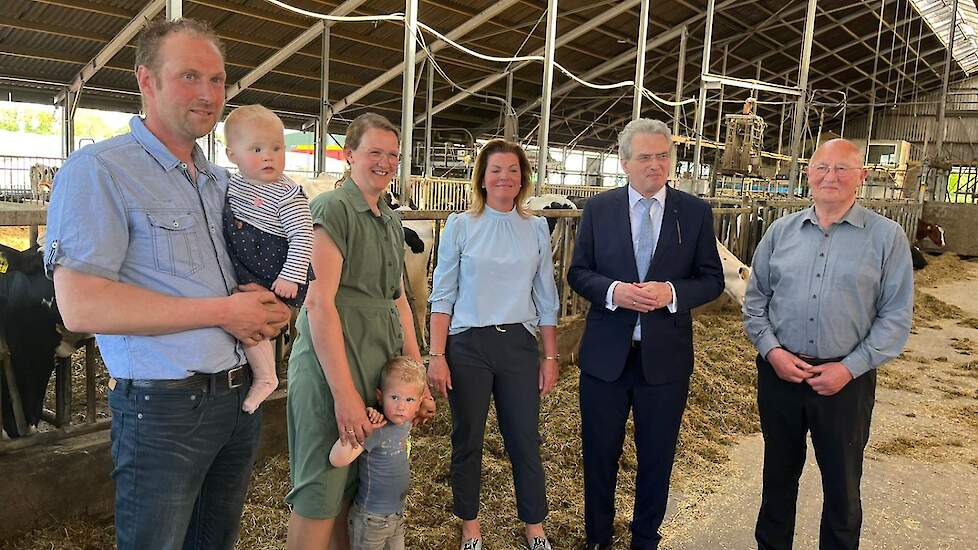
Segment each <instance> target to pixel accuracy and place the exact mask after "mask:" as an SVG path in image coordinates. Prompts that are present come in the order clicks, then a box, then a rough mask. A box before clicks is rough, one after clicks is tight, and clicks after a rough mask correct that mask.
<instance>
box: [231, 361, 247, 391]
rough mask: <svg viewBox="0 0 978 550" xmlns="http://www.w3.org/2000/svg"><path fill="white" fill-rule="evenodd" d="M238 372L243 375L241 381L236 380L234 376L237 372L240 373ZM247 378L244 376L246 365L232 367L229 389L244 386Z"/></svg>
mask: <svg viewBox="0 0 978 550" xmlns="http://www.w3.org/2000/svg"><path fill="white" fill-rule="evenodd" d="M238 373H240V374H241V375H242V376H241V381H240V382H235V380H234V376H235V375H236V374H238ZM245 378H246V377H245V376H244V366H241V367H234V368H233V369H230V370H229V371H228V389H232V390H233V389H234V388H237V387H240V386H243V385H244V383H245Z"/></svg>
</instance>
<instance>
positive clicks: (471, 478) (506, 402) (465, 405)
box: [446, 324, 547, 523]
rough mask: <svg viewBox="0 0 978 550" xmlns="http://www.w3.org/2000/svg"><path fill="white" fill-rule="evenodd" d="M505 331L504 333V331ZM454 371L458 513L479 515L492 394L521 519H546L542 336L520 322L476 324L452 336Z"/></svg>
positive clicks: (466, 517)
mask: <svg viewBox="0 0 978 550" xmlns="http://www.w3.org/2000/svg"><path fill="white" fill-rule="evenodd" d="M503 331H505V332H503ZM446 353H447V357H446V358H447V359H448V364H449V367H450V369H451V375H452V390H451V391H450V392H448V403H449V405H451V408H452V465H451V479H452V496H453V497H454V506H453V510H452V511H453V512H454V514H455V515H456V516H458V517H459V518H461V519H463V520H472V519H476V517H477V516H478V514H479V491H480V486H481V479H482V448H483V445H484V437H485V430H486V415H488V413H489V398H490V397H492V398H494V400H495V402H496V418H497V420H498V421H499V432H500V433H501V434H502V436H503V442H504V443H505V446H506V454H508V455H509V460H510V463H512V465H513V482H514V484H515V485H516V511H517V515H518V516H519V518H520V521H522V522H524V523H541V522H542V521H543V520H544V518H546V516H547V492H546V485H545V483H544V477H543V464H542V463H541V461H540V428H539V418H540V390H539V373H540V363H539V361H540V356H539V351H538V350H537V341H536V338H534V337H533V335H532V334H530V332H529V331H528V330H526V328H524V327H523V325H522V324H512V325H501V326H499V327H496V326H489V327H480V328H472V329H469V330H466V331H465V332H462V333H460V334H455V335H452V336H449V337H448V347H447V349H446Z"/></svg>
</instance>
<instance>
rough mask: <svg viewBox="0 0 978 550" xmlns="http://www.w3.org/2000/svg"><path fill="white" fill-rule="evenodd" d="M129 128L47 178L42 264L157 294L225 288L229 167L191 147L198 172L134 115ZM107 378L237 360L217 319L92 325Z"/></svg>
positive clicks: (229, 272) (175, 374)
mask: <svg viewBox="0 0 978 550" xmlns="http://www.w3.org/2000/svg"><path fill="white" fill-rule="evenodd" d="M129 127H130V129H131V133H129V134H125V135H122V136H117V137H114V138H111V139H108V140H105V141H102V142H99V143H96V144H92V145H89V146H87V147H84V148H83V149H81V150H79V151H77V152H75V153H73V154H72V155H71V156H70V157H69V158H68V159H67V160H66V161H65V163H64V166H63V167H62V168H61V169H60V170H59V171H58V174H57V176H56V177H55V183H54V192H53V193H52V196H51V204H50V206H49V207H48V220H47V223H48V225H47V237H46V245H45V250H44V252H45V254H44V255H45V270H46V272H47V275H48V277H53V273H54V268H55V266H56V265H62V266H64V267H67V268H70V269H73V270H76V271H79V272H83V273H87V274H90V275H95V276H97V277H102V278H105V279H109V280H112V281H118V282H122V283H126V284H130V285H134V286H138V287H141V288H145V289H147V290H151V291H154V292H158V293H161V294H167V295H171V296H184V297H190V298H212V297H222V296H228V295H229V294H230V293H231V291H232V290H234V288H235V287H236V286H237V282H236V280H235V276H234V268H233V267H232V265H231V259H230V257H229V256H228V254H227V250H226V248H225V244H224V234H223V231H222V230H221V214H222V211H223V209H224V200H225V195H226V193H227V185H228V173H227V171H226V170H225V169H223V168H220V167H218V166H216V165H214V164H211V163H209V162H208V161H207V160H206V159H205V158H204V155H203V152H202V151H201V150H200V148H199V147H197V146H195V147H194V151H193V159H194V164H195V165H196V166H197V181H196V183H193V184H192V183H191V181H190V174H189V171H188V170H187V167H186V165H185V164H184V163H182V162H181V161H180V160H179V159H177V157H175V156H174V155H173V154H172V153H171V152H170V151H169V150H168V149H167V148H166V146H164V145H163V143H162V142H160V141H159V139H157V138H156V136H154V135H153V134H152V132H150V131H149V130H148V129H147V128H146V126H145V125H144V124H143V121H142V119H141V118H139V117H133V118H132V120H131V121H130V122H129ZM96 339H97V340H98V345H99V350H100V351H101V353H102V357H103V359H104V360H105V365H106V366H107V367H108V369H109V374H110V375H111V376H113V377H115V378H140V379H177V378H185V377H187V376H190V375H191V374H193V373H194V372H204V373H212V372H220V371H222V370H226V369H229V368H232V367H235V366H237V365H240V364H242V363H244V352H243V349H242V348H241V346H240V344H239V343H238V342H237V341H236V340H235V339H234V338H233V337H232V336H231V335H230V334H228V333H227V332H225V331H224V330H222V329H220V328H217V327H209V328H201V329H195V330H188V331H184V332H178V333H173V334H163V335H156V336H137V335H115V334H97V335H96Z"/></svg>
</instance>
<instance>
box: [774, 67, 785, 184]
mask: <svg viewBox="0 0 978 550" xmlns="http://www.w3.org/2000/svg"><path fill="white" fill-rule="evenodd" d="M784 85H785V86H787V85H788V77H787V76H785V77H784ZM787 110H788V101H787V100H785V101H784V102H783V103H781V123H780V124H778V154H779V155H780V154H781V153H782V151H783V150H784V119H785V114H786V113H787ZM774 173H775V175H778V176H780V175H781V159H780V158H779V159H778V162H777V165H776V167H775V169H774Z"/></svg>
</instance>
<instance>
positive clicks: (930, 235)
mask: <svg viewBox="0 0 978 550" xmlns="http://www.w3.org/2000/svg"><path fill="white" fill-rule="evenodd" d="M924 239H928V240H930V241H931V242H932V243H934V245H935V246H936V247H937V248H944V246H945V244H946V243H945V241H944V228H943V227H941V226H939V225H937V224H936V223H930V222H925V221H924V220H917V231H916V232H915V233H914V240H913V242H912V243H911V244H910V258H911V260H912V261H913V268H914V270H917V269H923V268H925V267H927V258H926V257H925V256H924V253H923V251H921V250H920V243H921V241H923V240H924Z"/></svg>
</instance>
